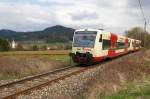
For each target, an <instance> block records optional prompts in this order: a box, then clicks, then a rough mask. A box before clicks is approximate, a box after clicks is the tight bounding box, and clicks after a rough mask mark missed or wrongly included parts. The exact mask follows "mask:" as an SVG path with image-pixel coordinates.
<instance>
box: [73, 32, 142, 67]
mask: <svg viewBox="0 0 150 99" xmlns="http://www.w3.org/2000/svg"><path fill="white" fill-rule="evenodd" d="M140 48H141V41H140V40H135V39H131V38H127V37H124V36H119V35H116V34H113V33H111V32H105V31H103V30H97V29H80V30H76V31H75V32H74V37H73V43H72V52H71V54H70V56H71V57H72V59H73V61H74V62H76V63H79V64H89V63H93V62H98V61H102V60H103V59H106V58H113V57H117V56H119V55H122V54H126V53H129V52H132V51H137V50H139V49H140Z"/></svg>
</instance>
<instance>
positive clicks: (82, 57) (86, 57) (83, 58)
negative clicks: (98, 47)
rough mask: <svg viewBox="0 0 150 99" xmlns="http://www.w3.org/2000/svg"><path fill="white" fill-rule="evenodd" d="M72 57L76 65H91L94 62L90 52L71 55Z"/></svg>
mask: <svg viewBox="0 0 150 99" xmlns="http://www.w3.org/2000/svg"><path fill="white" fill-rule="evenodd" d="M70 56H71V57H72V59H73V61H74V62H75V63H80V64H89V63H91V62H93V57H92V54H90V53H89V52H86V53H79V52H77V53H70Z"/></svg>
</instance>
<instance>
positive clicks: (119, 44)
mask: <svg viewBox="0 0 150 99" xmlns="http://www.w3.org/2000/svg"><path fill="white" fill-rule="evenodd" d="M123 48H125V43H123V42H117V49H123Z"/></svg>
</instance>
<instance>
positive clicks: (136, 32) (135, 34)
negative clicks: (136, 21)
mask: <svg viewBox="0 0 150 99" xmlns="http://www.w3.org/2000/svg"><path fill="white" fill-rule="evenodd" d="M126 36H127V37H129V38H133V39H138V40H141V41H142V46H143V47H145V48H150V44H149V41H150V34H149V33H148V32H147V31H144V30H143V29H142V28H140V27H134V28H132V29H130V30H128V31H127V32H126Z"/></svg>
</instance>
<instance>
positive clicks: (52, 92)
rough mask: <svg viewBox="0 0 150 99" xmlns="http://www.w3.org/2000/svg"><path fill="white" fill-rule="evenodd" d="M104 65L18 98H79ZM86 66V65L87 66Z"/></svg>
mask: <svg viewBox="0 0 150 99" xmlns="http://www.w3.org/2000/svg"><path fill="white" fill-rule="evenodd" d="M103 67H104V66H98V67H95V68H92V69H89V70H87V71H85V72H83V73H80V74H77V75H73V76H71V77H69V78H66V79H64V80H60V81H59V82H57V83H54V84H52V85H49V86H46V87H43V88H41V89H40V90H34V91H32V92H31V93H30V94H28V95H20V96H19V97H17V98H18V99H77V98H79V97H80V96H81V95H82V93H83V92H85V91H86V90H87V88H88V86H87V85H88V83H91V81H92V80H93V79H95V77H96V76H97V75H98V74H99V72H100V71H102V70H103ZM85 68H86V67H85Z"/></svg>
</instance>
